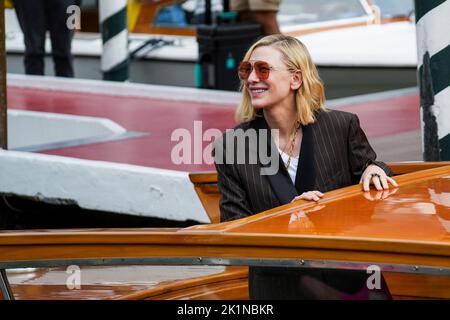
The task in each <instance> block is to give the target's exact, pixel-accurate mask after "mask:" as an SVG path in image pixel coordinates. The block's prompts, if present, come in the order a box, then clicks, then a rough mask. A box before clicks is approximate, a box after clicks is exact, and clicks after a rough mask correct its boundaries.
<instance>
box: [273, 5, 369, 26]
mask: <svg viewBox="0 0 450 320" xmlns="http://www.w3.org/2000/svg"><path fill="white" fill-rule="evenodd" d="M367 16H368V13H367V11H366V10H365V8H364V6H363V5H362V3H361V1H360V0H314V1H311V0H283V1H281V5H280V11H279V13H278V23H279V24H280V25H281V26H291V25H298V24H306V23H314V22H325V21H332V20H342V19H349V18H362V17H367Z"/></svg>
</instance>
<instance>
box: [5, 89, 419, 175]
mask: <svg viewBox="0 0 450 320" xmlns="http://www.w3.org/2000/svg"><path fill="white" fill-rule="evenodd" d="M78 81H79V80H78ZM74 84H75V83H74ZM177 90H178V89H173V94H171V93H170V92H169V93H168V94H167V95H168V96H167V98H161V97H151V96H150V97H149V96H146V97H143V96H134V95H133V94H129V95H116V94H114V92H112V93H110V92H108V93H104V92H103V93H99V92H89V93H87V92H80V91H78V90H77V85H74V86H73V89H72V90H71V91H65V89H62V90H54V89H52V88H45V87H36V86H34V87H26V86H22V85H17V81H16V82H14V83H13V84H10V85H9V87H8V107H9V108H10V109H13V110H14V109H16V110H28V111H39V112H51V113H57V114H66V115H76V116H90V117H103V118H107V119H111V120H113V121H114V122H116V123H117V124H119V125H121V126H122V127H124V128H125V129H126V130H127V131H133V132H139V133H141V135H137V136H132V137H128V138H126V139H118V140H113V141H100V142H93V143H89V144H85V143H84V144H81V143H80V145H75V146H74V145H72V146H68V147H64V146H63V147H61V148H57V149H55V148H53V149H46V148H45V147H44V148H41V150H39V151H38V152H40V153H45V154H51V155H59V156H67V157H75V158H80V159H88V160H102V161H110V162H115V163H125V164H132V165H139V166H146V167H153V168H160V169H169V170H177V171H184V172H194V171H204V170H211V169H213V166H212V165H211V164H207V163H204V162H203V163H198V164H180V165H177V164H174V163H173V161H172V160H171V151H172V148H173V147H174V146H175V145H176V144H177V143H178V142H177V141H171V135H172V133H173V132H174V130H176V129H180V128H184V129H186V130H188V131H189V132H190V133H191V136H192V138H193V141H192V142H194V140H195V139H197V140H198V139H199V136H198V135H197V137H195V135H194V133H196V132H194V130H195V129H194V121H202V123H201V130H202V131H201V133H200V134H202V133H203V132H204V131H205V130H207V129H210V128H217V129H219V130H221V131H224V130H225V129H226V128H232V127H233V126H234V119H233V114H234V110H235V105H236V99H235V98H233V99H231V100H233V101H230V102H227V101H222V102H208V101H202V99H198V100H197V101H195V100H194V99H191V98H189V97H186V96H185V97H183V96H180V94H183V92H186V93H187V94H189V92H190V91H189V90H192V92H195V94H198V91H200V90H196V89H188V90H184V89H183V90H184V91H183V92H182V93H180V92H178V91H177ZM94 91H95V90H94ZM205 92H207V91H205ZM207 93H208V94H209V95H211V92H209V91H208V92H207ZM205 94H206V93H205ZM212 94H214V93H212ZM236 96H237V95H234V96H233V97H236ZM185 98H188V99H185ZM329 106H331V108H336V109H339V110H344V111H349V112H353V113H356V114H357V115H358V116H359V118H360V121H361V126H362V128H363V129H364V130H365V132H366V134H367V136H368V138H369V139H372V140H373V139H379V138H386V137H390V136H395V135H399V134H402V133H407V132H417V131H418V130H419V128H420V127H419V97H418V94H417V92H416V91H415V90H401V91H399V94H392V93H389V94H375V95H373V94H372V95H367V96H360V97H358V98H349V99H339V100H330V101H329ZM200 139H201V138H200ZM206 144H207V143H206V142H203V146H204V147H205V146H206ZM49 147H51V146H49ZM387 148H388V149H389V148H391V147H389V146H388V147H387ZM376 151H377V152H378V153H379V155H380V150H376ZM381 156H382V153H381ZM399 160H402V159H399ZM409 160H415V159H409Z"/></svg>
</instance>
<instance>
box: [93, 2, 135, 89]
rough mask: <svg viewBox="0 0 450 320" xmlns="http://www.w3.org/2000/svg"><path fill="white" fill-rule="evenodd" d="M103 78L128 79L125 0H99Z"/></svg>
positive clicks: (113, 79)
mask: <svg viewBox="0 0 450 320" xmlns="http://www.w3.org/2000/svg"><path fill="white" fill-rule="evenodd" d="M99 16H100V30H101V32H102V40H103V52H102V61H101V68H102V72H103V80H112V81H126V80H128V64H129V59H128V28H127V0H100V3H99Z"/></svg>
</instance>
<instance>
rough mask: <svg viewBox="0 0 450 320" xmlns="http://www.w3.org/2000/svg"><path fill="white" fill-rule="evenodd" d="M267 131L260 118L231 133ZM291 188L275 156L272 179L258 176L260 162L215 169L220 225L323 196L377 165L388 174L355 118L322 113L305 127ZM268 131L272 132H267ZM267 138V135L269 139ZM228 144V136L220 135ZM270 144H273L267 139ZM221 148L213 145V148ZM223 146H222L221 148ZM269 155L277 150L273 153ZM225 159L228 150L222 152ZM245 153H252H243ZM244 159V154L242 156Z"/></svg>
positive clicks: (259, 174)
mask: <svg viewBox="0 0 450 320" xmlns="http://www.w3.org/2000/svg"><path fill="white" fill-rule="evenodd" d="M251 128H253V129H255V130H256V132H257V133H258V132H259V131H258V129H269V127H268V125H267V122H266V121H265V119H264V117H263V116H262V114H260V115H259V116H257V117H256V118H255V119H254V120H252V121H250V122H246V123H242V124H240V125H238V126H237V127H236V128H235V129H242V130H243V131H244V132H245V131H247V130H249V129H251ZM302 131H303V138H302V142H301V148H300V154H299V161H298V169H297V174H296V178H295V184H293V183H292V180H291V178H290V177H289V174H288V172H287V170H286V168H285V166H284V165H283V161H282V159H281V156H279V155H278V156H279V161H278V162H279V169H278V172H277V173H276V174H274V175H261V170H260V169H261V167H264V165H262V164H261V161H259V158H258V161H257V162H256V163H254V164H250V163H245V164H237V163H234V164H227V162H226V161H225V163H224V164H218V163H217V162H216V169H217V172H218V187H219V190H220V193H221V199H220V213H221V221H229V220H235V219H239V218H243V217H246V216H249V215H253V214H256V213H259V212H262V211H265V210H268V209H271V208H274V207H277V206H279V205H282V204H286V203H289V202H291V200H292V199H293V198H294V197H295V196H297V195H299V194H302V193H303V192H305V191H311V190H319V191H321V192H326V191H330V190H333V189H338V188H342V187H345V186H349V185H352V184H356V183H358V182H359V179H360V177H361V174H362V173H363V171H364V170H365V168H366V167H367V166H368V165H369V164H376V165H378V166H379V167H381V168H382V169H383V170H384V171H385V172H386V173H387V174H388V175H391V174H392V173H391V171H390V169H389V168H388V167H387V166H386V164H384V163H383V162H379V161H375V159H376V154H375V151H374V150H373V149H372V147H371V146H370V144H369V142H368V141H367V138H366V135H365V134H364V132H363V130H362V129H361V127H360V125H359V119H358V117H357V116H356V115H355V114H351V113H348V112H343V111H335V110H331V111H320V112H318V113H316V122H315V123H313V124H311V125H307V126H303V127H302ZM269 132H270V131H269ZM269 137H270V134H269ZM222 139H224V140H226V139H227V136H226V133H225V134H224V135H223V136H222ZM267 140H268V143H271V144H273V141H272V139H267ZM218 147H219V146H218V145H217V144H216V146H215V148H218ZM225 147H226V145H225V144H222V145H220V148H223V149H225ZM272 150H277V149H276V148H275V149H272ZM222 152H223V153H224V154H225V153H226V150H222ZM246 152H255V150H253V151H252V149H251V148H247V149H246ZM246 157H248V155H246Z"/></svg>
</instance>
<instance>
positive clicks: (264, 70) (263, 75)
mask: <svg viewBox="0 0 450 320" xmlns="http://www.w3.org/2000/svg"><path fill="white" fill-rule="evenodd" d="M253 69H254V70H255V73H256V76H257V77H258V78H259V79H260V80H267V79H268V78H269V74H270V70H272V69H273V68H272V67H271V66H270V65H269V64H268V63H267V62H265V61H255V62H254V63H253V64H251V63H250V62H249V61H242V62H241V64H240V65H239V68H238V76H239V79H241V80H247V79H248V77H250V74H251V73H252V71H253Z"/></svg>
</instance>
